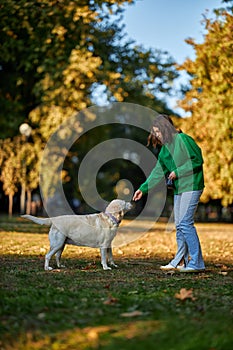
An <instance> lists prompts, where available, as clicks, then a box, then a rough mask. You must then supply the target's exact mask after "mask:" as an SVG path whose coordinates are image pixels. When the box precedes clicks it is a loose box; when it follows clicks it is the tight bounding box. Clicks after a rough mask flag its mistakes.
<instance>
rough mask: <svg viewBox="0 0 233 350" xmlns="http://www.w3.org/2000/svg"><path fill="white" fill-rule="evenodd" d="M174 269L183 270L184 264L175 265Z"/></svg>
mask: <svg viewBox="0 0 233 350" xmlns="http://www.w3.org/2000/svg"><path fill="white" fill-rule="evenodd" d="M176 268H177V270H181V269H184V268H185V265H184V264H183V265H177V266H176Z"/></svg>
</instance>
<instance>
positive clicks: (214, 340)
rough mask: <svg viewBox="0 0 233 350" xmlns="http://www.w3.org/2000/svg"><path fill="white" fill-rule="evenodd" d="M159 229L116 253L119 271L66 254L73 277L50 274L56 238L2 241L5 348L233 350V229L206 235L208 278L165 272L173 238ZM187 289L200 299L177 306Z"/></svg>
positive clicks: (88, 254) (90, 257)
mask: <svg viewBox="0 0 233 350" xmlns="http://www.w3.org/2000/svg"><path fill="white" fill-rule="evenodd" d="M37 228H38V226H37ZM159 228H160V229H161V230H156V231H155V232H148V235H147V236H145V237H143V238H142V239H141V240H139V241H138V242H137V244H136V243H135V244H132V245H129V246H126V247H122V248H116V249H114V253H115V260H116V263H117V264H118V265H119V269H114V270H111V271H103V270H102V268H101V265H100V256H99V251H98V250H97V249H88V248H79V247H73V248H72V247H69V248H68V249H67V250H65V252H64V257H63V263H64V264H65V265H66V266H67V268H66V269H61V270H59V269H55V270H53V271H51V272H50V271H48V272H47V271H44V270H43V265H44V254H45V252H46V251H47V248H48V238H47V234H46V235H43V234H38V235H37V234H36V233H28V234H27V235H25V234H24V233H20V232H18V233H14V232H1V235H0V236H1V249H0V254H1V255H0V260H1V261H0V274H1V280H0V283H1V292H0V293H1V295H0V305H1V309H0V310H1V330H0V336H1V338H0V339H1V340H0V348H1V349H3V350H29V349H30V350H32V349H35V350H44V349H46V350H47V349H51V350H55V349H59V350H60V349H61V350H72V349H75V350H82V349H85V350H88V349H103V350H113V349H121V350H130V349H134V350H135V349H136V350H142V349H153V350H154V349H155V348H157V349H163V350H171V349H174V350H176V349H177V350H178V349H179V350H189V349H190V350H191V349H192V350H194V349H203V350H204V349H205V350H207V349H208V350H210V349H215V350H228V349H229V350H230V349H231V348H232V343H233V335H232V323H233V322H232V321H233V309H232V295H233V283H232V282H233V271H232V256H233V254H232V253H233V252H232V250H233V245H232V239H231V232H230V228H229V230H228V228H226V227H225V226H224V229H223V230H222V231H221V232H220V230H219V226H211V231H210V230H209V229H208V228H207V226H203V229H202V226H200V233H201V240H202V243H203V247H204V251H205V254H206V256H205V260H206V263H207V270H206V271H205V272H203V273H199V274H190V275H184V274H181V273H179V272H173V271H172V272H167V273H166V272H163V271H161V270H160V269H159V266H160V265H161V264H164V263H167V262H168V259H169V258H170V257H171V255H172V254H173V253H174V235H172V236H171V235H170V236H165V234H164V233H163V232H162V228H161V227H159ZM212 228H214V229H212ZM21 232H22V231H21ZM172 240H173V242H172ZM41 249H42V250H41ZM207 253H208V255H207ZM216 257H218V260H217V259H216ZM53 264H54V260H53ZM182 289H184V290H185V291H187V296H188V295H190V293H191V295H192V298H191V297H186V298H184V299H180V298H179V297H177V295H180V294H181V290H182Z"/></svg>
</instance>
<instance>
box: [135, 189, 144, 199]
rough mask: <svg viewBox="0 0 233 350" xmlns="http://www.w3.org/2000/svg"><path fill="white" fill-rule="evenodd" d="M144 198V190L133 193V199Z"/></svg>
mask: <svg viewBox="0 0 233 350" xmlns="http://www.w3.org/2000/svg"><path fill="white" fill-rule="evenodd" d="M141 198H142V191H140V190H137V191H136V192H135V193H134V195H133V201H139V199H141Z"/></svg>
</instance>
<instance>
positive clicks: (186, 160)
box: [139, 133, 204, 194]
mask: <svg viewBox="0 0 233 350" xmlns="http://www.w3.org/2000/svg"><path fill="white" fill-rule="evenodd" d="M172 171H174V172H175V174H176V179H175V180H174V194H180V193H183V192H188V191H198V190H202V189H203V188H204V176H203V158H202V154H201V149H200V147H198V145H197V144H196V142H195V141H194V140H193V139H192V137H190V136H189V135H186V134H184V133H178V134H175V135H174V138H173V141H172V142H171V143H170V144H168V143H167V144H164V145H163V146H162V148H161V150H160V153H159V156H158V161H157V163H156V166H155V167H154V169H153V170H152V172H151V174H150V175H149V177H148V178H147V180H146V181H145V182H144V183H143V184H142V185H141V186H140V187H139V190H140V191H142V193H143V194H145V193H147V192H148V191H149V190H150V189H151V188H153V187H155V186H156V185H158V184H159V183H161V181H162V180H163V179H164V176H165V175H166V174H169V173H171V172H172Z"/></svg>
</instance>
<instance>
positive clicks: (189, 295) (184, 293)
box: [175, 288, 196, 301]
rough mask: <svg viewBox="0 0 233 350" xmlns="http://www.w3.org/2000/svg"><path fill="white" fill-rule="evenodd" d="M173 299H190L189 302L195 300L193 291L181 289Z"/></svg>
mask: <svg viewBox="0 0 233 350" xmlns="http://www.w3.org/2000/svg"><path fill="white" fill-rule="evenodd" d="M175 298H176V299H179V300H186V299H191V300H193V301H194V300H196V298H194V296H193V289H192V288H191V289H186V288H181V290H180V292H179V293H176V294H175Z"/></svg>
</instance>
